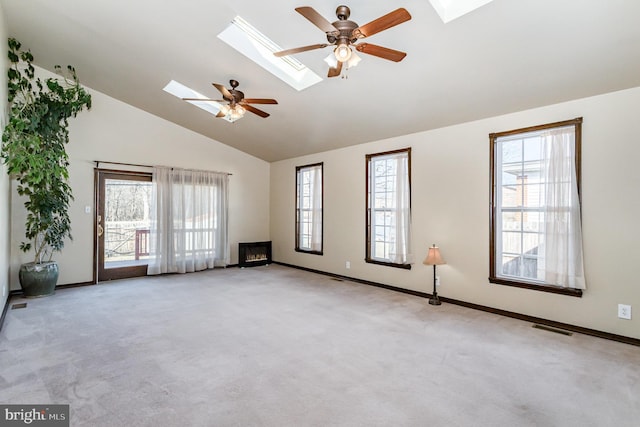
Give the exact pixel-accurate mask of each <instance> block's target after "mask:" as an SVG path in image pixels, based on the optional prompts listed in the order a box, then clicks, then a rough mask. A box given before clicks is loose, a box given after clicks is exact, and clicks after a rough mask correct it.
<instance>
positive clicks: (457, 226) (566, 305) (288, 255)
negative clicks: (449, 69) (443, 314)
mask: <svg viewBox="0 0 640 427" xmlns="http://www.w3.org/2000/svg"><path fill="white" fill-rule="evenodd" d="M638 111H640V88H635V89H631V90H626V91H621V92H616V93H610V94H605V95H602V96H597V97H592V98H586V99H581V100H576V101H572V102H566V103H562V104H558V105H552V106H548V107H544V108H539V109H534V110H529V111H523V112H518V113H513V114H509V115H505V116H500V117H493V118H489V119H485V120H480V121H476V122H471V123H465V124H460V125H456V126H451V127H447V128H442V129H437V130H433V131H428V132H422V133H417V134H412V135H405V136H402V137H398V138H392V139H388V140H382V141H377V142H373V143H368V144H363V145H358V146H354V147H348V148H344V149H339V150H334V151H329V152H325V153H319V154H316V155H310V156H305V157H301V158H295V159H289V160H285V161H280V162H276V163H272V165H271V238H272V240H273V252H274V259H275V260H276V261H280V262H285V263H289V264H294V265H298V266H303V267H307V268H313V269H317V270H321V271H325V272H331V273H336V274H341V275H345V276H349V277H354V278H359V279H364V280H370V281H374V282H379V283H384V284H389V285H394V286H398V287H401V288H406V289H414V290H419V291H423V292H429V293H430V292H431V288H432V285H433V282H432V267H427V266H425V265H423V264H422V260H423V259H424V257H425V256H426V253H427V248H428V247H429V246H430V245H431V244H433V243H435V244H437V245H438V246H440V249H441V252H442V254H443V256H444V258H445V259H446V261H447V262H448V264H447V265H445V266H441V267H439V268H438V273H439V275H440V277H441V282H442V285H441V286H440V289H439V290H438V293H439V294H440V295H442V296H446V297H451V298H455V299H458V300H462V301H467V302H471V303H475V304H480V305H484V306H489V307H494V308H499V309H503V310H508V311H513V312H517V313H522V314H526V315H530V316H537V317H541V318H545V319H549V320H555V321H559V322H565V323H569V324H573V325H578V326H582V327H586V328H592V329H596V330H600V331H605V332H609V333H614V334H620V335H624V336H628V337H634V338H640V286H639V283H638V282H639V280H638V270H637V268H638V266H639V265H640V262H639V261H640V256H639V255H638V249H637V245H638V242H639V241H640V227H639V222H638V221H639V218H640V197H638V194H639V193H638V189H637V185H638V183H640V168H638V167H637V165H638V159H639V158H640V144H639V143H638V138H637V129H636V128H637V114H638ZM575 117H584V123H583V139H582V173H583V180H582V203H583V208H582V214H583V231H584V250H585V263H586V276H587V286H588V289H587V290H586V291H585V292H584V295H583V297H582V298H576V297H571V296H565V295H557V294H550V293H545V292H539V291H533V290H527V289H520V288H514V287H508V286H502V285H495V284H489V283H488V280H487V277H488V276H489V137H488V135H489V133H491V132H500V131H507V130H511V129H518V128H523V127H527V126H533V125H539V124H544V123H551V122H556V121H561V120H567V119H573V118H575ZM404 147H412V153H411V154H412V159H411V161H412V218H413V236H412V237H413V250H414V254H415V260H416V263H415V264H414V265H413V268H412V269H411V270H409V271H407V270H401V269H397V268H391V267H384V266H378V265H373V264H367V263H365V262H364V256H365V154H368V153H376V152H382V151H387V150H392V149H397V148H404ZM315 162H324V184H325V187H324V197H325V199H324V207H325V209H324V255H323V256H317V255H310V254H304V253H298V252H295V251H294V244H295V243H294V242H295V239H294V231H295V230H294V227H295V225H294V224H295V222H294V213H295V211H294V209H295V190H294V189H295V167H296V166H299V165H305V164H309V163H315ZM345 261H350V262H351V269H349V270H347V269H346V268H345ZM618 303H625V304H631V305H632V306H633V307H634V308H635V310H636V313H637V314H635V316H634V319H633V320H631V321H629V320H621V319H618V318H617V304H618ZM425 304H426V302H425ZM430 309H437V308H430Z"/></svg>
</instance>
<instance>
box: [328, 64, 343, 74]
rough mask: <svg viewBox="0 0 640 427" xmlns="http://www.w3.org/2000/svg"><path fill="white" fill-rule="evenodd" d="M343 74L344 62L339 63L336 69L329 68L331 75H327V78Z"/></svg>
mask: <svg viewBox="0 0 640 427" xmlns="http://www.w3.org/2000/svg"><path fill="white" fill-rule="evenodd" d="M341 72H342V62H340V61H338V65H336V68H333V67H329V73H328V74H327V77H338V76H339V75H340V73H341Z"/></svg>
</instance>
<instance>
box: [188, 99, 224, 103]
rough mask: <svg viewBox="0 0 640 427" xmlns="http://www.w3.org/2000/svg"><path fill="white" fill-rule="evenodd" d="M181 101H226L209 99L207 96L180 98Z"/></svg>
mask: <svg viewBox="0 0 640 427" xmlns="http://www.w3.org/2000/svg"><path fill="white" fill-rule="evenodd" d="M182 100H183V101H205V102H227V101H225V100H224V99H209V98H182Z"/></svg>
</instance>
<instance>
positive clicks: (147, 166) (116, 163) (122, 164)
mask: <svg viewBox="0 0 640 427" xmlns="http://www.w3.org/2000/svg"><path fill="white" fill-rule="evenodd" d="M93 163H95V164H96V167H97V168H99V167H100V163H106V164H108V165H120V166H135V167H138V168H152V167H154V166H152V165H138V164H135V163H120V162H108V161H106V160H93ZM159 167H163V168H171V170H173V169H183V168H174V167H172V166H159ZM191 170H196V169H191ZM201 172H213V173H224V174H227V175H229V176H231V175H233V174H232V173H229V172H219V171H205V170H201Z"/></svg>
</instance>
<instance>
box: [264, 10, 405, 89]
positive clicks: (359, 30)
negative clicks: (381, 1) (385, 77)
mask: <svg viewBox="0 0 640 427" xmlns="http://www.w3.org/2000/svg"><path fill="white" fill-rule="evenodd" d="M295 10H296V12H298V13H299V14H301V15H302V16H304V17H305V18H307V19H308V20H309V21H311V23H312V24H314V25H315V26H316V27H318V28H320V29H321V30H322V31H324V32H325V33H326V35H327V41H328V43H321V44H313V45H310V46H302V47H297V48H293V49H286V50H283V51H280V52H275V53H274V55H275V56H278V57H280V56H287V55H292V54H294V53H300V52H306V51H308V50H314V49H322V48H325V47H327V46H335V48H334V50H333V53H334V55H335V61H327V62H330V64H329V66H330V68H329V74H328V77H336V76H339V75H340V73H341V72H342V66H343V64H344V63H345V62H347V66H354V65H355V64H357V62H358V61H359V60H360V59H359V58H358V57H357V55H356V54H355V52H353V50H352V49H351V47H352V46H353V47H355V49H356V50H357V51H358V52H362V53H367V54H369V55H373V56H377V57H379V58H383V59H388V60H389V61H395V62H400V61H402V59H403V58H404V57H405V56H407V54H406V53H404V52H400V51H398V50H394V49H389V48H386V47H382V46H377V45H374V44H371V43H356V42H357V41H358V40H360V39H363V38H365V37H369V36H372V35H374V34H377V33H379V32H381V31H384V30H387V29H389V28H391V27H395V26H396V25H399V24H402V23H403V22H406V21H408V20H410V19H411V15H410V14H409V12H407V10H406V9H404V8H399V9H396V10H394V11H393V12H390V13H388V14H386V15H384V16H381V17H380V18H378V19H374V20H373V21H371V22H369V23H368V24H365V25H362V26H358V24H356V23H355V22H353V21H350V20H349V15H351V10H350V9H349V8H348V7H347V6H344V5H342V6H338V8H337V9H336V16H337V17H338V20H337V21H336V22H334V23H330V22H329V21H328V20H326V19H325V18H324V17H323V16H322V15H320V14H319V13H318V12H316V10H315V9H314V8H312V7H310V6H303V7H297V8H296V9H295ZM329 58H331V57H329Z"/></svg>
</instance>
